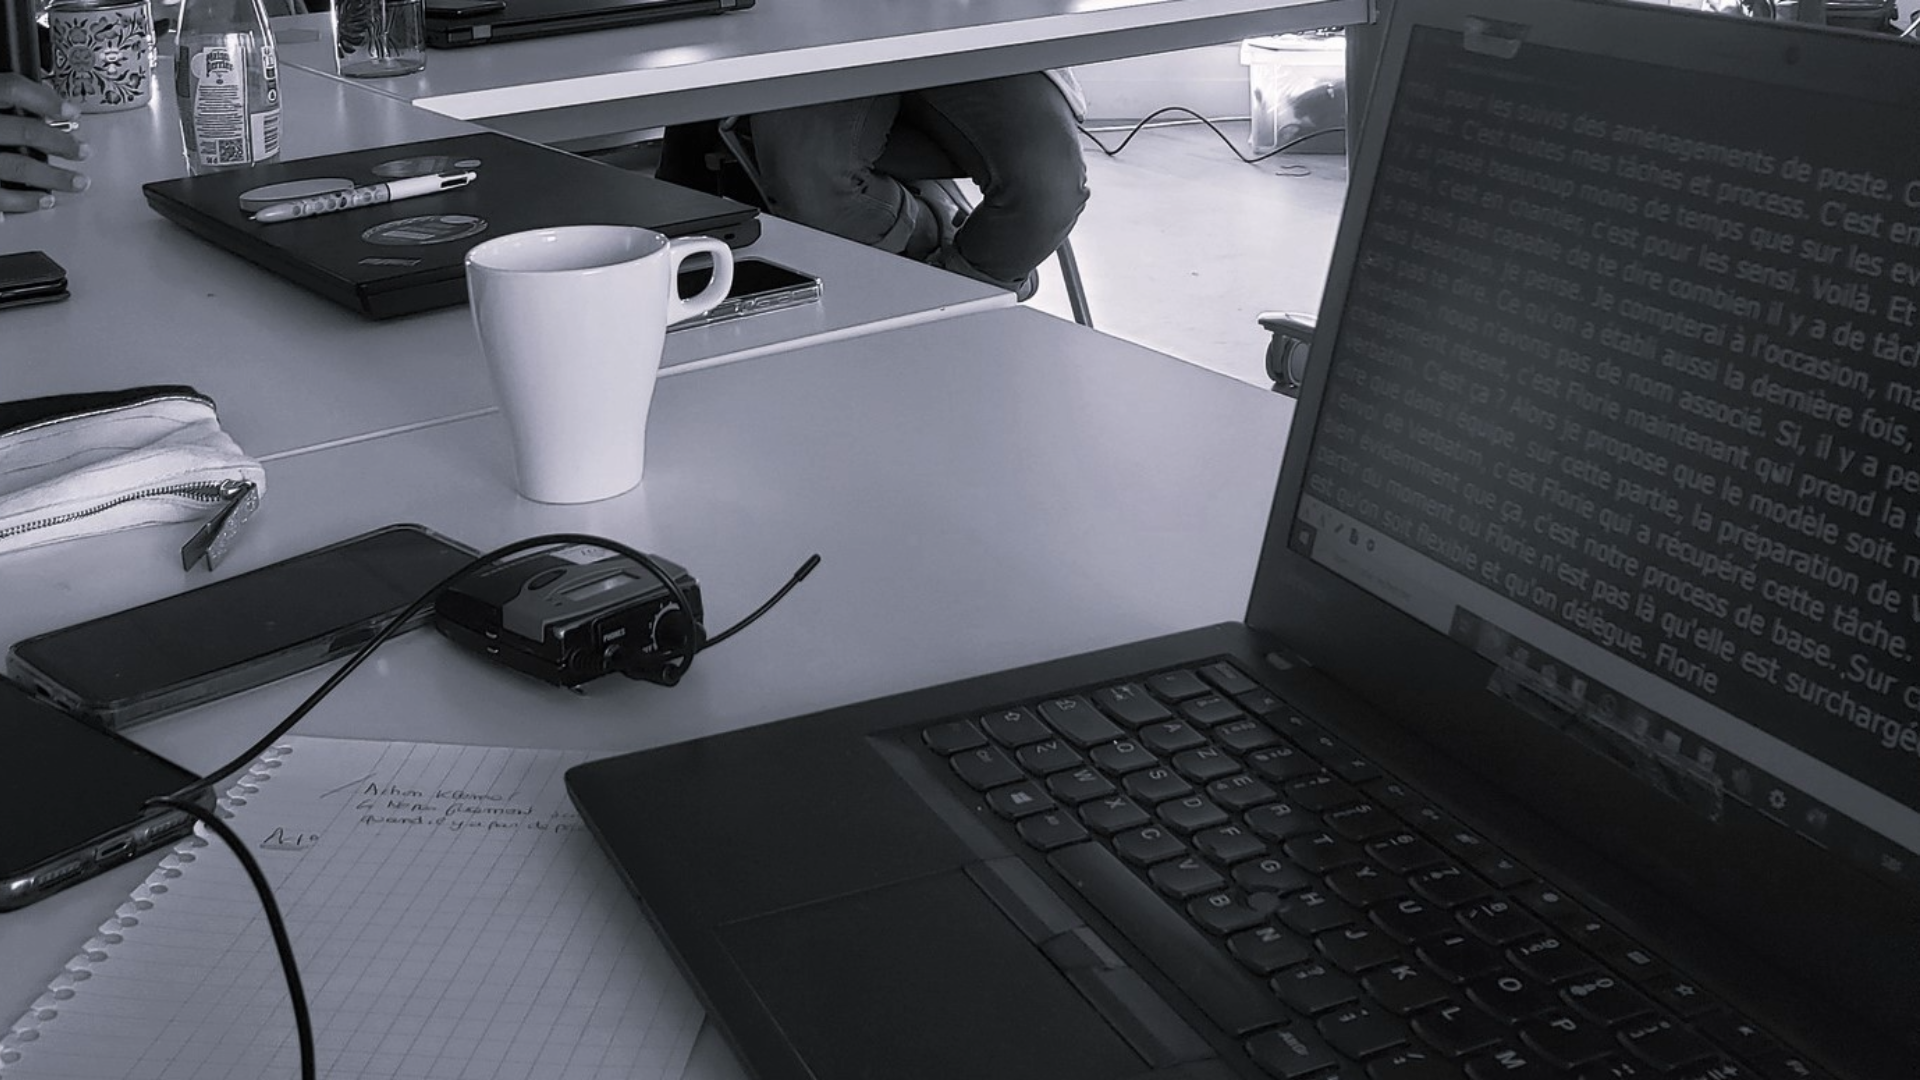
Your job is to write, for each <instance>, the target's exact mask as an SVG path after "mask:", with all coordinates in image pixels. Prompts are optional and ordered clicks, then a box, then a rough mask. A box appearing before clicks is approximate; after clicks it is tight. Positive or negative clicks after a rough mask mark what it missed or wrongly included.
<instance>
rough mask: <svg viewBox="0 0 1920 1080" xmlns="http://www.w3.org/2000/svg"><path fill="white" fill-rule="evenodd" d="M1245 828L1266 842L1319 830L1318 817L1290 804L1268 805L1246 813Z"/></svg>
mask: <svg viewBox="0 0 1920 1080" xmlns="http://www.w3.org/2000/svg"><path fill="white" fill-rule="evenodd" d="M1246 819H1247V828H1249V829H1252V830H1253V831H1254V832H1255V833H1257V834H1259V835H1261V836H1263V837H1266V838H1267V839H1268V840H1275V841H1279V840H1288V839H1291V838H1292V837H1295V836H1302V835H1305V834H1307V833H1310V832H1314V831H1316V830H1318V829H1319V828H1320V816H1319V815H1318V814H1309V813H1307V812H1306V811H1305V810H1302V809H1300V808H1299V807H1297V806H1295V805H1293V804H1292V803H1268V804H1267V805H1265V806H1256V807H1254V808H1253V809H1251V810H1249V811H1247V813H1246Z"/></svg>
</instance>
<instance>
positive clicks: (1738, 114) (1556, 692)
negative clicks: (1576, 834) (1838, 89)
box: [1290, 13, 1920, 885]
mask: <svg viewBox="0 0 1920 1080" xmlns="http://www.w3.org/2000/svg"><path fill="white" fill-rule="evenodd" d="M1663 17H1664V13H1663ZM1456 25H1460V24H1456ZM1464 25H1465V27H1466V31H1465V32H1464V33H1462V32H1459V31H1445V30H1439V29H1434V28H1419V29H1416V30H1414V31H1413V35H1414V36H1413V37H1412V38H1411V40H1410V42H1409V46H1408V52H1407V53H1406V57H1405V65H1404V69H1403V71H1402V72H1401V74H1400V76H1399V84H1398V92H1397V95H1396V98H1395V101H1394V104H1393V107H1392V111H1391V114H1390V119H1389V120H1388V122H1387V126H1386V128H1385V130H1384V133H1383V135H1382V139H1383V144H1382V147H1383V148H1382V151H1381V157H1380V159H1379V161H1378V165H1377V172H1376V175H1375V180H1374V184H1373V187H1372V192H1371V199H1370V203H1369V204H1368V205H1367V212H1366V217H1365V220H1364V222H1363V223H1361V224H1360V226H1359V231H1358V241H1357V247H1356V248H1355V249H1354V254H1353V269H1352V276H1351V279H1350V281H1349V282H1348V284H1347V286H1346V293H1345V301H1344V305H1343V306H1342V307H1341V309H1340V311H1341V314H1340V316H1339V323H1338V326H1337V332H1335V333H1333V334H1331V335H1330V336H1331V338H1332V340H1333V342H1334V345H1333V346H1332V349H1333V350H1334V351H1333V353H1332V355H1331V356H1330V357H1326V358H1327V359H1329V360H1330V363H1329V375H1328V382H1327V385H1326V386H1325V389H1324V394H1323V395H1322V396H1321V397H1320V398H1319V399H1318V400H1319V413H1318V418H1317V426H1316V428H1315V433H1314V437H1313V442H1312V448H1311V455H1310V457H1309V459H1308V466H1307V470H1306V474H1305V479H1304V487H1303V490H1302V493H1301V497H1300V499H1299V502H1298V504H1297V506H1296V507H1295V516H1294V518H1293V528H1292V530H1291V533H1290V536H1291V539H1290V544H1291V546H1292V548H1293V550H1295V551H1296V552H1299V553H1301V554H1303V555H1306V556H1307V557H1309V558H1310V559H1312V560H1313V561H1314V562H1315V563H1317V564H1319V565H1321V566H1323V567H1325V568H1327V569H1330V570H1332V571H1333V572H1335V573H1336V574H1338V575H1339V576H1341V577H1342V578H1344V579H1346V580H1348V581H1350V582H1352V583H1354V584H1356V585H1358V586H1360V587H1362V588H1364V589H1366V590H1367V591H1369V592H1370V593H1372V594H1374V595H1375V596H1378V597H1380V598H1381V599H1383V600H1386V601H1387V602H1389V603H1391V604H1392V605H1394V606H1395V607H1397V608H1399V609H1400V610H1401V611H1403V612H1405V613H1407V614H1409V615H1411V616H1414V617H1415V618H1417V619H1419V620H1420V621H1422V622H1423V623H1425V624H1427V625H1428V626H1430V627H1432V628H1434V629H1436V630H1439V631H1441V632H1443V633H1446V634H1448V635H1450V636H1451V637H1452V638H1453V639H1454V640H1456V641H1458V642H1460V643H1461V644H1463V645H1465V646H1467V647H1469V648H1471V649H1473V650H1474V651H1475V652H1476V653H1477V654H1479V655H1480V656H1481V657H1483V658H1484V659H1486V660H1487V661H1488V662H1489V663H1490V665H1491V667H1492V671H1493V675H1492V678H1491V684H1490V687H1489V689H1491V690H1492V691H1493V692H1494V693H1495V694H1497V695H1498V696H1501V697H1504V698H1505V699H1507V700H1508V701H1510V702H1512V703H1513V704H1515V705H1516V706H1518V707H1519V708H1521V709H1522V710H1523V711H1524V712H1525V713H1527V714H1529V715H1531V716H1532V717H1534V718H1536V719H1538V720H1540V721H1541V722H1543V723H1545V724H1549V725H1551V726H1553V727H1554V728H1556V729H1558V730H1560V731H1562V732H1563V733H1564V734H1565V735H1567V736H1568V737H1570V738H1573V739H1576V740H1579V741H1581V742H1583V743H1585V744H1586V745H1588V746H1589V747H1590V748H1592V749H1594V750H1596V751H1598V752H1600V753H1602V754H1604V755H1606V756H1608V757H1610V758H1612V759H1614V760H1615V761H1617V762H1618V763H1620V764H1621V765H1623V766H1625V767H1627V768H1628V769H1630V770H1632V771H1633V772H1634V773H1635V774H1637V775H1638V776H1640V777H1641V778H1643V779H1644V780H1645V781H1646V782H1647V783H1649V784H1651V785H1653V786H1654V787H1655V788H1656V789H1658V790H1660V791H1661V792H1663V793H1664V794H1666V795H1668V796H1671V797H1672V798H1673V799H1675V800H1678V801H1679V802H1681V803H1683V804H1685V805H1686V806H1688V807H1690V808H1691V809H1692V810H1693V811H1695V812H1697V813H1698V814H1700V815H1703V816H1705V817H1707V818H1709V819H1712V820H1718V819H1719V818H1720V817H1721V816H1722V815H1724V814H1726V813H1728V812H1729V810H1730V808H1731V806H1732V805H1733V804H1735V803H1738V804H1741V805H1743V806H1745V807H1749V808H1751V809H1752V810H1754V811H1757V812H1759V813H1760V814H1764V815H1766V816H1768V817H1770V818H1772V819H1773V820H1774V821H1775V822H1777V823H1778V824H1779V825H1780V826H1783V827H1785V828H1787V829H1790V830H1793V831H1795V832H1797V833H1799V834H1800V835H1801V836H1803V837H1804V838H1806V839H1807V840H1809V841H1812V842H1814V843H1816V844H1818V845H1820V846H1822V847H1825V848H1828V849H1831V850H1834V851H1839V852H1843V853H1845V854H1847V855H1848V856H1850V857H1852V858H1854V859H1857V860H1858V861H1859V863H1860V864H1861V865H1864V866H1866V867H1868V868H1869V869H1870V870H1871V871H1872V872H1873V873H1875V874H1877V875H1879V876H1881V877H1883V878H1884V879H1887V880H1890V881H1895V882H1901V883H1904V884H1906V885H1915V884H1920V670H1917V669H1916V665H1915V662H1914V657H1915V653H1916V650H1920V455H1916V454H1915V446H1914V442H1915V439H1916V437H1917V436H1920V325H1917V323H1920V309H1916V300H1915V298H1916V295H1920V142H1916V141H1914V140H1912V139H1909V138H1896V137H1892V136H1891V135H1876V134H1875V133H1892V132H1910V131H1911V130H1912V127H1913V121H1914V111H1913V105H1912V104H1911V103H1910V104H1908V105H1907V106H1906V107H1904V108H1902V107H1895V106H1893V105H1888V104H1878V103H1874V102H1870V101H1862V100H1858V99H1855V98H1852V97H1844V98H1843V97H1840V96H1838V95H1831V94H1825V93H1821V92H1817V91H1810V90H1808V89H1806V88H1805V87H1804V86H1801V87H1787V86H1782V85H1776V84H1771V83H1768V82H1764V81H1759V80H1741V79H1737V78H1728V77H1725V76H1714V77H1712V78H1711V79H1703V78H1702V76H1701V74H1700V73H1699V72H1696V71H1689V70H1684V69H1682V68H1680V67H1678V66H1668V65H1664V64H1661V63H1654V62H1638V61H1633V60H1622V59H1620V58H1618V57H1611V58H1608V57H1598V56H1594V55H1589V54H1587V53H1584V52H1579V51H1572V50H1568V49H1562V48H1554V47H1550V46H1547V45H1544V44H1541V43H1539V42H1535V41H1529V40H1527V35H1526V31H1525V28H1524V27H1519V26H1515V25H1509V24H1499V23H1492V22H1487V21H1484V20H1475V19H1469V20H1467V22H1466V23H1465V24H1464ZM1794 36H1795V37H1796V38H1798V37H1802V36H1803V35H1794ZM1896 47H1897V46H1896ZM1788 53H1789V54H1790V55H1786V56H1785V61H1784V62H1785V63H1786V64H1789V65H1791V64H1793V63H1794V62H1795V61H1796V60H1797V53H1794V51H1793V50H1792V49H1789V50H1788ZM1909 81H1910V80H1909ZM1353 224H1354V223H1352V222H1349V223H1348V226H1349V228H1352V227H1353ZM1323 330H1324V326H1323ZM1324 355H1325V354H1324V353H1323V354H1318V355H1316V362H1319V361H1320V360H1321V359H1322V358H1323V356H1324Z"/></svg>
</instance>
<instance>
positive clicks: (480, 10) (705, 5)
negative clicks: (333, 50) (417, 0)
mask: <svg viewBox="0 0 1920 1080" xmlns="http://www.w3.org/2000/svg"><path fill="white" fill-rule="evenodd" d="M753 2H754V0H427V7H426V32H427V44H428V45H431V46H433V47H434V48H437V49H456V48H462V47H465V46H468V45H487V44H491V43H494V42H500V41H519V40H520V39H522V38H532V37H548V36H551V35H553V34H574V33H579V32H580V31H583V30H607V29H611V28H613V27H617V26H638V25H640V24H642V23H653V22H662V21H665V20H667V19H687V18H692V17H694V16H698V15H717V14H720V13H721V12H726V11H744V10H746V9H747V8H750V7H752V6H753Z"/></svg>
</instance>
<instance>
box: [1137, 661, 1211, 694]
mask: <svg viewBox="0 0 1920 1080" xmlns="http://www.w3.org/2000/svg"><path fill="white" fill-rule="evenodd" d="M1147 689H1149V690H1151V691H1153V692H1154V693H1155V694H1157V695H1159V696H1160V697H1162V698H1165V699H1166V700H1168V701H1184V700H1186V699H1187V698H1191V697H1199V696H1200V695H1201V694H1204V693H1207V690H1208V687H1207V684H1206V683H1204V682H1202V681H1201V680H1200V676H1198V675H1195V674H1194V673H1193V672H1191V671H1187V670H1185V669H1182V670H1179V671H1167V672H1162V673H1161V674H1158V675H1155V676H1154V677H1153V678H1151V679H1148V680H1147Z"/></svg>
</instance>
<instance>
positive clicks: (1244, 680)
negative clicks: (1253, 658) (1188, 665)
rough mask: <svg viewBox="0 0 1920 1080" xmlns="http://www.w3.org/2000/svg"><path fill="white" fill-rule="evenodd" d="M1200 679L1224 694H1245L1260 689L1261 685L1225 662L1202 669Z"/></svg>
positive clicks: (1208, 665)
mask: <svg viewBox="0 0 1920 1080" xmlns="http://www.w3.org/2000/svg"><path fill="white" fill-rule="evenodd" d="M1200 677H1201V678H1203V679H1205V680H1207V682H1209V683H1211V684H1213V688H1214V689H1215V690H1218V691H1220V692H1221V693H1223V694H1245V693H1248V692H1249V691H1253V690H1258V689H1260V684H1259V683H1256V682H1254V681H1253V680H1252V679H1249V678H1248V677H1247V676H1246V673H1245V672H1243V671H1241V670H1240V669H1239V668H1237V667H1234V666H1233V665H1232V664H1230V663H1228V662H1227V661H1225V660H1221V661H1219V662H1217V663H1212V664H1207V665H1206V666H1204V667H1202V668H1201V669H1200Z"/></svg>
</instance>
